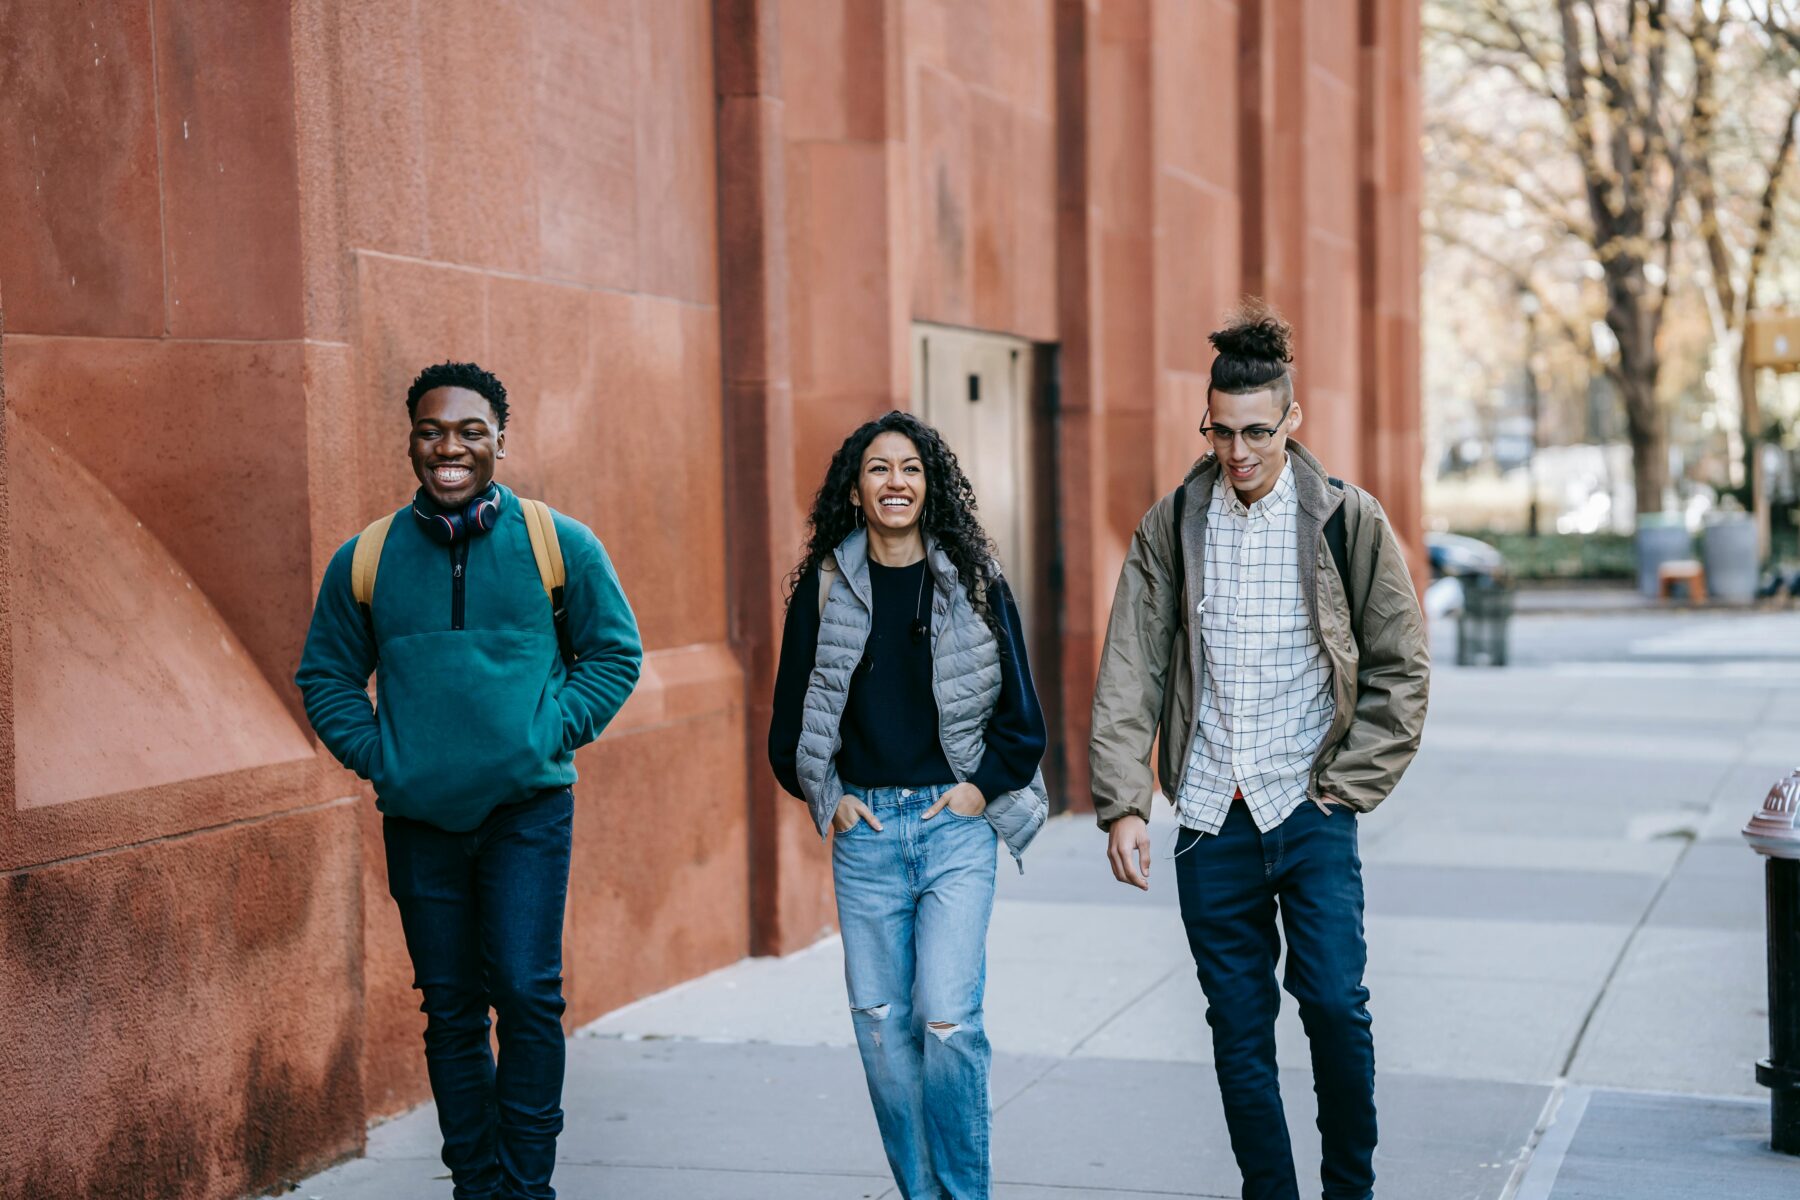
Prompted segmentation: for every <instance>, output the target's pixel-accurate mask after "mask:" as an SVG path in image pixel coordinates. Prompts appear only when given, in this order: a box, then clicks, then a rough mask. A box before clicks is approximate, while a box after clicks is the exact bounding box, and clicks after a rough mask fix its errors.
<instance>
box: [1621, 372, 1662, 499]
mask: <svg viewBox="0 0 1800 1200" xmlns="http://www.w3.org/2000/svg"><path fill="white" fill-rule="evenodd" d="M1618 382H1619V391H1620V394H1621V395H1622V397H1623V399H1624V401H1625V436H1626V437H1627V438H1628V439H1630V441H1631V480H1632V484H1633V486H1634V487H1635V488H1636V490H1637V510H1638V513H1639V514H1640V515H1641V514H1643V513H1653V512H1661V511H1662V507H1663V491H1664V490H1665V489H1666V488H1667V487H1668V486H1669V432H1668V427H1667V426H1666V424H1665V423H1664V421H1663V414H1662V410H1661V409H1660V408H1658V407H1657V404H1656V376H1655V374H1654V373H1651V374H1649V375H1648V377H1646V374H1645V373H1643V372H1633V373H1632V374H1629V375H1624V376H1622V377H1621V378H1620V379H1619V381H1618Z"/></svg>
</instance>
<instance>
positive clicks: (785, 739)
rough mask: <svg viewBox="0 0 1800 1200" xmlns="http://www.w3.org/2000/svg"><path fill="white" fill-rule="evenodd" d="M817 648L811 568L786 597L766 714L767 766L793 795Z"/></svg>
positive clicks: (797, 791)
mask: <svg viewBox="0 0 1800 1200" xmlns="http://www.w3.org/2000/svg"><path fill="white" fill-rule="evenodd" d="M818 649H819V573H818V571H817V570H812V571H808V572H807V573H806V574H805V575H802V576H801V577H800V582H799V583H798V584H796V585H795V587H794V594H793V596H792V597H790V598H789V600H788V610H787V621H786V622H785V623H784V624H783V625H782V627H781V659H780V662H779V663H778V664H777V666H776V668H775V703H774V712H773V713H771V714H770V717H769V766H770V767H772V768H774V771H775V778H776V779H778V780H780V781H781V786H782V787H784V788H786V789H787V790H788V791H789V792H790V793H791V794H793V795H795V796H799V795H800V774H799V767H798V764H797V759H798V758H799V753H800V722H801V714H802V712H803V711H804V709H805V707H806V688H807V684H808V682H809V681H810V680H811V679H812V669H813V659H814V657H815V656H816V655H817V654H818Z"/></svg>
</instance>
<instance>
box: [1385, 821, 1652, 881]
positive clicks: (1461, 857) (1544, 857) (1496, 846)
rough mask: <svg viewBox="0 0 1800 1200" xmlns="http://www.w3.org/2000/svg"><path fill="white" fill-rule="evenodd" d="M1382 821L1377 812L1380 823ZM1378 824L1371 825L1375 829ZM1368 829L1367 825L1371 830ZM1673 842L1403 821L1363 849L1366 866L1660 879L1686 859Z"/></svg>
mask: <svg viewBox="0 0 1800 1200" xmlns="http://www.w3.org/2000/svg"><path fill="white" fill-rule="evenodd" d="M1379 819H1380V814H1379V813H1377V816H1376V820H1379ZM1374 823H1375V822H1373V821H1372V822H1369V824H1374ZM1366 827H1367V826H1365V828H1366ZM1683 849H1684V845H1683V843H1681V842H1679V841H1676V840H1672V839H1659V840H1656V841H1646V842H1635V843H1625V844H1621V843H1620V842H1619V841H1618V839H1617V838H1597V837H1571V836H1566V835H1565V836H1558V835H1555V834H1551V833H1542V832H1540V833H1490V834H1485V835H1482V836H1480V837H1471V836H1470V835H1469V834H1468V832H1467V831H1463V830H1458V831H1455V832H1452V831H1449V830H1433V829H1425V828H1413V827H1411V826H1410V825H1409V824H1407V823H1406V822H1405V820H1404V818H1402V820H1401V822H1400V823H1399V824H1398V826H1397V827H1396V828H1395V829H1394V830H1393V832H1392V833H1391V834H1389V836H1387V837H1385V838H1382V839H1380V840H1379V841H1377V842H1376V843H1375V844H1374V845H1369V844H1366V843H1365V844H1364V846H1363V849H1362V858H1363V862H1364V863H1365V864H1372V863H1380V864H1383V865H1389V864H1397V865H1402V866H1422V867H1459V868H1460V867H1475V868H1501V869H1510V870H1553V871H1619V872H1623V873H1625V874H1632V875H1647V876H1651V877H1653V878H1657V879H1660V878H1661V877H1662V876H1664V875H1666V874H1668V873H1669V870H1670V869H1671V868H1672V867H1673V866H1674V865H1675V861H1676V859H1678V858H1680V857H1681V852H1682V850H1683Z"/></svg>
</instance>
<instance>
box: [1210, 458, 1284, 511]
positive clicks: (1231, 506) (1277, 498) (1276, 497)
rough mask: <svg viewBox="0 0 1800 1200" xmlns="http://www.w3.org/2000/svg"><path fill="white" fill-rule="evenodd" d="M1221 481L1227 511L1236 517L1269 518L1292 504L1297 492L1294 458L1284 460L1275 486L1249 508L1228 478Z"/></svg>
mask: <svg viewBox="0 0 1800 1200" xmlns="http://www.w3.org/2000/svg"><path fill="white" fill-rule="evenodd" d="M1220 482H1221V483H1222V484H1224V486H1223V487H1222V488H1221V489H1220V491H1222V492H1223V493H1224V495H1223V498H1222V499H1223V502H1224V505H1225V511H1226V512H1227V513H1230V514H1231V515H1232V516H1234V517H1262V518H1268V517H1271V516H1274V515H1275V514H1276V513H1277V512H1280V511H1281V510H1283V509H1285V508H1288V507H1290V506H1292V505H1293V503H1294V497H1295V495H1296V494H1297V489H1296V488H1295V486H1294V463H1293V460H1292V459H1283V460H1282V463H1281V474H1280V475H1279V476H1278V477H1277V478H1276V480H1275V486H1274V487H1272V488H1270V489H1269V494H1268V495H1266V496H1264V497H1263V498H1262V499H1261V500H1258V501H1257V502H1256V503H1255V504H1252V505H1250V506H1249V507H1247V508H1246V507H1245V506H1244V501H1243V498H1242V497H1240V496H1239V495H1238V494H1237V489H1236V488H1234V487H1232V486H1231V484H1230V482H1229V481H1228V480H1224V479H1221V480H1220Z"/></svg>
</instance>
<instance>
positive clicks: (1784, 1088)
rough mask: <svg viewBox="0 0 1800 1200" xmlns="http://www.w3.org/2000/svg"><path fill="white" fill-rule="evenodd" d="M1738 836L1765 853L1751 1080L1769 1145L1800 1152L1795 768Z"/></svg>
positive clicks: (1799, 817) (1799, 803) (1799, 851)
mask: <svg viewBox="0 0 1800 1200" xmlns="http://www.w3.org/2000/svg"><path fill="white" fill-rule="evenodd" d="M1744 840H1745V841H1747V842H1749V843H1750V848H1751V849H1753V850H1755V851H1756V852H1757V853H1758V854H1761V855H1764V856H1766V857H1767V858H1768V862H1767V864H1766V865H1765V870H1766V872H1767V876H1768V905H1769V917H1768V921H1769V1057H1767V1058H1765V1059H1763V1060H1762V1061H1761V1062H1759V1063H1757V1064H1756V1081H1757V1082H1758V1083H1760V1084H1762V1085H1763V1086H1765V1087H1767V1088H1768V1089H1769V1097H1770V1098H1769V1115H1770V1137H1769V1144H1770V1147H1771V1148H1772V1149H1774V1150H1776V1151H1778V1152H1780V1153H1782V1154H1800V770H1797V771H1795V772H1794V773H1793V774H1792V775H1789V776H1788V777H1787V778H1786V779H1783V780H1782V781H1781V782H1780V783H1777V784H1776V785H1775V786H1774V787H1772V788H1770V789H1769V798H1768V799H1767V800H1764V801H1763V806H1762V810H1761V811H1760V812H1758V813H1757V814H1756V815H1755V816H1754V817H1751V818H1750V823H1749V824H1748V825H1746V826H1744Z"/></svg>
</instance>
